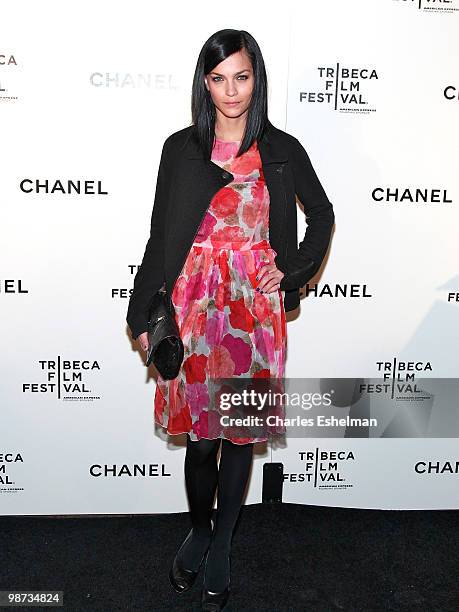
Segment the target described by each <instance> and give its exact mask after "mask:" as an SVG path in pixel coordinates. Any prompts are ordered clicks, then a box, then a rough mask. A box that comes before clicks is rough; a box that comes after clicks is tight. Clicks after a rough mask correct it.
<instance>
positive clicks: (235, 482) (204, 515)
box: [181, 435, 253, 591]
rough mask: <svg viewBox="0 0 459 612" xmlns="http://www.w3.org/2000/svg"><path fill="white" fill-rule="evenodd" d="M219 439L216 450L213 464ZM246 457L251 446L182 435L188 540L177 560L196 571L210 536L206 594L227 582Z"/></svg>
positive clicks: (246, 474) (249, 461) (250, 453)
mask: <svg viewBox="0 0 459 612" xmlns="http://www.w3.org/2000/svg"><path fill="white" fill-rule="evenodd" d="M220 441H221V444H222V448H221V454H220V465H219V466H218V465H217V453H218V448H219V446H220ZM252 457H253V444H252V443H248V444H235V443H233V442H230V441H229V440H226V439H220V438H217V439H216V440H207V439H206V438H202V439H201V440H197V441H192V440H191V439H190V437H189V436H188V435H187V448H186V455H185V483H186V490H187V496H188V503H189V506H190V515H191V523H192V525H193V530H192V531H193V536H192V539H191V541H190V542H188V545H187V546H186V547H185V548H184V549H182V553H181V558H182V561H183V565H184V566H185V567H186V568H187V569H194V570H196V569H197V568H198V567H199V564H200V562H201V560H202V558H203V555H204V553H205V551H206V548H207V547H208V546H209V542H210V541H211V535H212V541H211V546H210V550H209V557H208V561H207V572H206V582H205V587H206V588H207V589H209V590H210V591H222V590H223V589H224V588H225V586H226V584H227V582H228V580H229V571H230V567H229V559H228V555H229V553H230V550H231V538H232V535H233V529H234V526H235V524H236V521H237V519H238V516H239V512H240V509H241V505H242V499H243V496H244V492H245V487H246V485H247V480H248V477H249V473H250V466H251V464H252ZM216 490H218V492H217V515H216V522H215V527H214V531H213V534H212V525H211V522H210V518H211V516H212V508H213V502H214V498H215V491H216Z"/></svg>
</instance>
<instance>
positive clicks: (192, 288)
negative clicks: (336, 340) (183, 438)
mask: <svg viewBox="0 0 459 612" xmlns="http://www.w3.org/2000/svg"><path fill="white" fill-rule="evenodd" d="M239 146H240V141H237V142H236V141H232V142H229V141H223V140H219V139H215V141H214V148H213V151H212V157H211V159H212V161H213V162H214V163H215V164H218V165H219V166H220V167H221V168H223V169H225V170H227V171H228V172H231V173H232V174H233V176H234V180H232V181H231V183H229V184H228V185H226V186H225V187H222V188H221V189H220V190H219V191H218V192H217V193H216V194H215V195H214V197H213V198H212V201H211V203H210V205H209V208H208V210H207V212H206V214H205V215H204V217H203V220H202V222H201V225H200V227H199V229H198V232H197V234H196V236H195V239H194V242H193V245H192V247H191V249H190V251H189V253H188V256H187V259H186V261H185V263H184V265H183V269H182V271H181V273H180V275H179V277H178V278H177V281H176V283H175V286H174V289H173V292H172V296H171V297H172V302H173V304H174V307H175V313H176V320H177V324H178V327H179V330H180V335H181V338H182V340H183V345H184V349H185V353H184V360H183V364H182V367H181V369H180V372H179V374H178V376H177V378H175V379H174V380H164V379H162V377H161V375H159V378H158V381H157V384H156V393H155V400H154V418H155V421H156V422H157V423H158V424H160V425H161V426H162V427H164V428H166V429H167V432H168V433H169V434H180V433H184V432H187V433H188V435H189V436H190V438H191V439H192V440H194V441H195V440H199V439H200V438H207V439H215V438H226V439H229V440H231V441H232V442H233V443H236V444H245V443H247V442H262V441H265V440H267V437H266V435H263V436H258V437H256V436H254V435H253V434H252V433H251V432H250V431H249V432H248V433H247V429H244V428H237V429H234V428H233V429H231V430H230V432H229V433H228V428H223V427H222V426H221V425H220V421H219V416H220V415H219V414H218V412H216V411H214V410H211V409H209V405H210V404H209V381H210V380H211V379H213V378H233V377H245V378H247V377H249V378H252V379H256V378H283V377H284V375H285V374H284V372H285V359H286V348H287V334H286V320H285V312H284V305H283V296H282V292H281V290H278V291H273V292H271V293H260V292H259V291H256V287H257V284H258V280H256V275H257V273H258V271H259V270H260V269H261V267H262V266H263V265H265V264H266V263H274V258H275V256H276V255H277V253H276V251H274V249H272V248H271V246H270V244H269V231H268V229H269V192H268V189H267V186H266V183H265V179H264V175H263V168H262V161H261V157H260V154H259V151H258V147H257V142H256V141H255V142H254V143H253V145H252V146H251V147H250V149H249V150H247V151H246V152H245V153H243V154H242V155H241V156H240V157H235V156H236V154H237V151H238V149H239ZM274 430H275V431H276V432H278V431H283V430H282V429H279V428H277V429H276V428H274ZM252 431H253V430H252ZM270 433H272V432H270Z"/></svg>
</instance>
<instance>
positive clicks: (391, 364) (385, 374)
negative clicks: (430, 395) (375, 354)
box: [367, 357, 432, 399]
mask: <svg viewBox="0 0 459 612" xmlns="http://www.w3.org/2000/svg"><path fill="white" fill-rule="evenodd" d="M376 368H377V370H378V372H379V373H380V375H381V377H382V379H383V381H387V382H383V383H381V387H382V389H380V390H378V389H374V392H379V391H382V392H384V393H388V392H390V393H391V395H390V398H391V399H394V397H395V396H396V395H397V394H401V395H403V394H405V393H407V394H416V393H420V389H418V388H417V386H416V374H419V373H422V372H432V364H431V363H430V361H427V362H423V361H398V360H397V358H396V357H394V358H393V360H392V361H377V362H376ZM374 387H378V385H374ZM367 392H368V393H370V392H371V389H370V390H367Z"/></svg>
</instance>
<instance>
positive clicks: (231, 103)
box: [225, 102, 239, 106]
mask: <svg viewBox="0 0 459 612" xmlns="http://www.w3.org/2000/svg"><path fill="white" fill-rule="evenodd" d="M225 104H228V106H236V105H237V104H239V102H225Z"/></svg>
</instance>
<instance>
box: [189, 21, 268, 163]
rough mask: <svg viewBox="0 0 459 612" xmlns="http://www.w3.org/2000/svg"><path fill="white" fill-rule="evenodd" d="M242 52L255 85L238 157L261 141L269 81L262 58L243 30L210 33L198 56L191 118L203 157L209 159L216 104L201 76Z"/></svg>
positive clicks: (265, 118)
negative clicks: (249, 65)
mask: <svg viewBox="0 0 459 612" xmlns="http://www.w3.org/2000/svg"><path fill="white" fill-rule="evenodd" d="M241 49H245V50H246V52H247V54H248V56H249V58H250V61H251V63H252V69H253V75H254V86H253V92H252V99H251V101H250V106H249V109H248V113H247V122H246V126H245V132H244V136H243V138H242V142H241V144H240V147H239V151H238V153H237V155H238V156H239V155H242V153H244V152H245V151H247V149H249V148H250V147H251V146H252V144H253V142H254V141H255V140H260V138H261V136H262V134H263V132H264V130H265V129H266V126H267V125H268V123H269V120H268V79H267V77H266V69H265V63H264V61H263V56H262V54H261V51H260V47H259V46H258V43H257V41H256V40H255V39H254V37H253V36H252V35H251V34H249V33H248V32H246V31H245V30H232V29H225V30H219V31H218V32H215V34H212V36H211V37H210V38H208V39H207V40H206V42H205V43H204V45H203V47H202V49H201V52H200V53H199V57H198V61H197V64H196V70H195V73H194V78H193V89H192V94H191V115H192V123H193V125H194V136H195V138H196V139H197V141H198V143H199V146H200V147H201V149H202V151H203V152H204V155H205V157H206V158H207V159H210V157H211V154H212V147H213V142H214V136H215V118H216V112H215V105H214V103H213V101H212V97H211V95H210V92H209V91H208V90H207V88H206V86H205V83H204V76H205V75H207V74H209V72H211V71H212V70H213V69H214V68H215V66H218V64H219V63H220V62H222V61H223V60H225V59H226V58H227V57H228V56H230V55H232V54H233V53H237V52H238V51H240V50H241Z"/></svg>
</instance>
